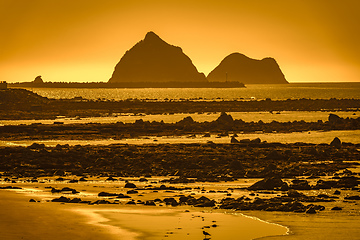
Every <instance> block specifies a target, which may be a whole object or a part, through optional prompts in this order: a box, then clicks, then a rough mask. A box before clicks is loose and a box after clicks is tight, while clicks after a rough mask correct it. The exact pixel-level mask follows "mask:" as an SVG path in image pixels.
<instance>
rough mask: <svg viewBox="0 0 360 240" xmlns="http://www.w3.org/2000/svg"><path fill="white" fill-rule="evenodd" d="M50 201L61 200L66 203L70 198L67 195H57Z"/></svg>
mask: <svg viewBox="0 0 360 240" xmlns="http://www.w3.org/2000/svg"><path fill="white" fill-rule="evenodd" d="M51 201H52V202H63V203H67V202H69V201H70V198H67V197H63V196H61V197H59V198H54V199H53V200H51Z"/></svg>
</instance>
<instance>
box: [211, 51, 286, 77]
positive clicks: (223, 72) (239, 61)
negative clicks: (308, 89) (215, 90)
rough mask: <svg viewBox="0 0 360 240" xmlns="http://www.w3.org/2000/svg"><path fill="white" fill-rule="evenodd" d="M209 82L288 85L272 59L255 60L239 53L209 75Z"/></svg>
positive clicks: (226, 59)
mask: <svg viewBox="0 0 360 240" xmlns="http://www.w3.org/2000/svg"><path fill="white" fill-rule="evenodd" d="M207 79H208V80H209V81H217V82H226V81H239V82H242V83H244V84H286V83H288V82H287V81H286V79H285V76H284V74H283V73H282V71H281V69H280V67H279V65H278V64H277V62H276V61H275V59H273V58H264V59H262V60H256V59H252V58H249V57H247V56H245V55H243V54H241V53H232V54H230V55H229V56H227V57H226V58H224V60H222V61H221V63H220V64H219V65H218V66H217V67H216V68H215V69H214V70H213V71H211V72H210V73H209V75H208V76H207Z"/></svg>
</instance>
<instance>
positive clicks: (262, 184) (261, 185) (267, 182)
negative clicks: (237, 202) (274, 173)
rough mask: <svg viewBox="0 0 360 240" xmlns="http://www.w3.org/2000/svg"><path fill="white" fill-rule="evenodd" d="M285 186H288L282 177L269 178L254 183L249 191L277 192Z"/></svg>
mask: <svg viewBox="0 0 360 240" xmlns="http://www.w3.org/2000/svg"><path fill="white" fill-rule="evenodd" d="M283 185H287V183H286V182H284V181H283V180H281V178H280V177H269V178H265V179H263V180H260V181H258V182H256V183H254V184H253V185H251V186H250V187H248V190H276V189H280V188H281V187H283Z"/></svg>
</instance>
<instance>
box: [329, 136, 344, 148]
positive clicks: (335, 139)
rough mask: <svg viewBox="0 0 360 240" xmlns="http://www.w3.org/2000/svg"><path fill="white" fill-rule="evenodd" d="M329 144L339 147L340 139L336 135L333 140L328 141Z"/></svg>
mask: <svg viewBox="0 0 360 240" xmlns="http://www.w3.org/2000/svg"><path fill="white" fill-rule="evenodd" d="M330 146H333V147H337V148H339V147H341V141H340V139H339V138H338V137H335V138H334V140H332V141H331V143H330Z"/></svg>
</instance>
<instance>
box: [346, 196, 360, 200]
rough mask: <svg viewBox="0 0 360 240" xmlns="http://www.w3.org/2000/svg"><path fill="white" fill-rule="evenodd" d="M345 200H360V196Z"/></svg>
mask: <svg viewBox="0 0 360 240" xmlns="http://www.w3.org/2000/svg"><path fill="white" fill-rule="evenodd" d="M344 199H346V200H360V196H349V197H344Z"/></svg>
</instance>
